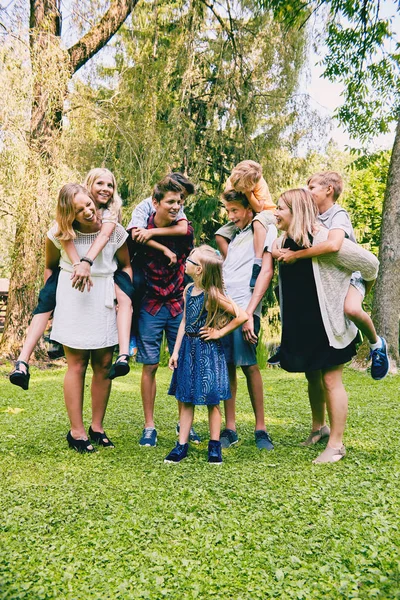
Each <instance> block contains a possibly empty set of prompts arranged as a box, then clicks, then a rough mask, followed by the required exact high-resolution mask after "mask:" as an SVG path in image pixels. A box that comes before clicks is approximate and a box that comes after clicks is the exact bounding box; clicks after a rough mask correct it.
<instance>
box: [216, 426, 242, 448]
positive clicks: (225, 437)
mask: <svg viewBox="0 0 400 600" xmlns="http://www.w3.org/2000/svg"><path fill="white" fill-rule="evenodd" d="M219 439H220V442H221V446H222V448H229V446H233V445H234V444H237V443H238V441H239V438H238V434H237V433H236V431H234V430H233V429H224V430H223V431H222V433H221V437H220V438H219Z"/></svg>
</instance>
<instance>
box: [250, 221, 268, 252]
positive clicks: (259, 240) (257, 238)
mask: <svg viewBox="0 0 400 600" xmlns="http://www.w3.org/2000/svg"><path fill="white" fill-rule="evenodd" d="M253 232H254V241H253V244H254V253H255V258H262V255H263V252H264V243H265V234H266V229H265V227H264V225H263V224H262V223H261V222H260V221H253Z"/></svg>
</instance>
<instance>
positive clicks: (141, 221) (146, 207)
mask: <svg viewBox="0 0 400 600" xmlns="http://www.w3.org/2000/svg"><path fill="white" fill-rule="evenodd" d="M155 212H156V209H155V208H154V206H153V199H152V197H151V196H149V197H148V198H145V199H144V200H142V201H141V202H139V204H138V205H137V206H135V208H134V209H133V211H132V217H131V220H130V222H129V225H128V227H127V230H128V231H129V230H130V229H133V228H134V227H138V228H141V229H145V228H146V227H147V222H148V220H149V217H150V215H152V214H153V213H155ZM182 219H185V221H187V218H186V215H185V213H184V212H183V207H182V206H181V207H180V209H179V212H178V215H177V217H176V219H175V220H176V221H181V220H182Z"/></svg>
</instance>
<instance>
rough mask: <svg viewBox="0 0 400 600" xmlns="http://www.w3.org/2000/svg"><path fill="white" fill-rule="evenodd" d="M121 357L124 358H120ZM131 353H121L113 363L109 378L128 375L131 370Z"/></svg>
mask: <svg viewBox="0 0 400 600" xmlns="http://www.w3.org/2000/svg"><path fill="white" fill-rule="evenodd" d="M120 358H124V360H119V359H120ZM128 360H129V354H120V355H119V356H117V360H116V361H115V363H114V364H113V365H111V369H110V372H109V373H108V375H107V377H108V379H115V378H116V377H123V376H124V375H128V373H129V371H130V370H131V368H130V366H129V364H128Z"/></svg>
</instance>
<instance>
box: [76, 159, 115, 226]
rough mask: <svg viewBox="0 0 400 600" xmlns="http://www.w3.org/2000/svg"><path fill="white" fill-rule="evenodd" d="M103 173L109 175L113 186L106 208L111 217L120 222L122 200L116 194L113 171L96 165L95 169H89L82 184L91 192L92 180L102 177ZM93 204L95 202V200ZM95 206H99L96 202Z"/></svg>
mask: <svg viewBox="0 0 400 600" xmlns="http://www.w3.org/2000/svg"><path fill="white" fill-rule="evenodd" d="M103 175H108V176H109V177H111V181H112V184H113V188H114V189H113V194H112V196H111V198H110V200H109V201H108V202H107V204H106V208H107V209H108V210H109V211H110V213H111V218H112V219H113V220H116V221H118V222H119V223H120V222H121V206H122V200H121V198H120V197H119V195H118V191H117V181H116V179H115V177H114V175H113V173H111V171H109V170H108V169H105V168H103V167H97V168H96V169H92V170H91V171H89V173H88V174H87V175H86V177H85V181H84V182H83V185H84V186H85V187H86V188H87V189H88V190H89V192H91V191H92V185H93V184H94V182H95V181H96V180H97V179H99V178H100V177H102V176H103ZM95 204H96V202H95ZM96 207H97V208H99V207H98V205H97V204H96ZM100 208H101V207H100Z"/></svg>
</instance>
